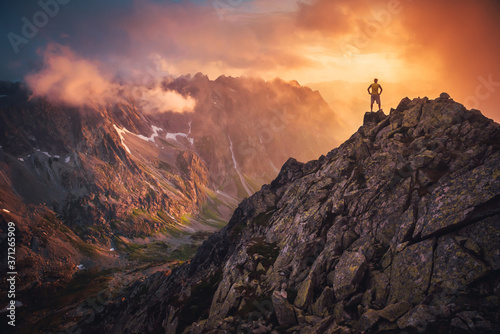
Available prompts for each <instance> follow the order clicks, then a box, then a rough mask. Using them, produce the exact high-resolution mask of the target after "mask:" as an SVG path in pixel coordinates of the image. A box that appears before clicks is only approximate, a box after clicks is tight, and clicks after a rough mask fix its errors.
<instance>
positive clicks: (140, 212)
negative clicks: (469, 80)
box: [0, 74, 337, 313]
mask: <svg viewBox="0 0 500 334" xmlns="http://www.w3.org/2000/svg"><path fill="white" fill-rule="evenodd" d="M142 88H143V91H147V89H149V88H147V87H142ZM156 88H157V89H158V90H157V91H155V92H158V91H160V92H165V94H167V92H171V91H176V92H178V93H179V94H181V95H183V96H189V97H190V98H192V99H194V100H195V101H196V107H195V108H194V110H192V111H191V112H186V113H176V112H173V111H169V110H162V111H161V112H160V111H158V110H156V111H153V110H148V111H146V110H144V108H143V107H142V106H141V104H140V103H138V102H137V101H135V100H134V99H133V98H127V99H125V98H124V97H117V100H116V103H113V104H109V105H85V106H80V107H74V106H68V105H64V104H62V103H60V102H54V101H51V100H49V99H48V98H41V97H33V96H30V94H31V93H30V92H29V89H28V88H26V87H25V86H24V85H23V84H22V83H11V82H0V188H1V189H0V247H1V248H2V249H5V250H6V249H7V247H6V242H7V239H6V236H7V223H8V222H10V221H13V222H15V224H16V231H17V232H16V233H17V234H16V235H17V239H16V242H17V254H16V257H17V269H18V272H19V277H18V279H19V280H18V285H17V289H18V299H19V300H20V301H22V302H23V303H24V305H29V306H30V307H36V304H37V303H38V301H36V300H35V301H34V300H31V297H33V296H37V295H40V293H39V290H38V288H45V287H54V288H60V287H61V286H62V285H63V284H65V283H67V282H68V281H70V280H73V281H77V280H78V279H79V277H80V275H79V274H82V273H83V275H85V272H82V271H80V269H81V268H98V269H108V268H110V267H115V268H116V267H120V268H123V267H124V266H126V265H129V264H130V262H140V263H139V264H138V265H139V266H142V265H146V266H151V265H154V264H155V263H156V264H158V262H159V260H164V259H165V258H169V259H171V260H181V261H182V260H186V259H188V258H190V257H191V256H192V255H193V254H194V251H195V249H196V246H197V245H198V244H200V243H201V241H202V240H203V239H205V238H206V236H207V235H209V234H210V233H212V232H214V231H217V230H219V229H220V228H221V227H222V226H224V225H225V224H226V223H227V221H228V220H229V218H230V216H231V214H232V212H233V211H234V209H235V207H236V206H237V205H238V203H239V202H240V201H241V200H242V199H243V198H245V197H248V196H249V195H251V194H252V193H254V192H255V191H256V190H258V189H259V188H260V186H261V185H262V184H264V183H267V182H270V181H271V180H272V179H273V178H274V177H275V176H276V175H277V174H278V172H279V170H278V169H277V167H276V166H281V165H282V164H283V163H284V162H285V161H286V159H287V158H288V157H289V156H299V157H300V158H303V159H305V158H308V159H310V158H312V157H315V156H317V155H318V153H319V152H327V147H330V146H331V145H333V143H334V138H333V137H334V136H333V135H332V133H334V131H331V129H332V128H334V127H335V126H336V124H337V123H336V122H335V121H334V118H335V116H334V113H333V112H332V111H331V110H330V108H329V107H328V105H327V104H326V103H325V102H324V100H323V99H322V98H321V96H320V95H319V93H318V92H313V91H312V90H310V89H309V88H307V87H301V86H300V85H298V84H297V83H296V82H284V81H282V80H279V79H276V80H274V81H271V82H265V81H263V80H258V79H251V78H231V77H220V78H218V79H217V80H209V79H208V77H206V76H204V75H202V74H197V75H195V76H193V77H191V76H183V77H180V78H177V79H167V78H165V79H164V80H163V81H162V83H161V86H160V87H156ZM156 88H155V89H156ZM166 96H168V94H167V95H166ZM313 123H314V124H315V125H314V126H313ZM323 124H330V125H329V126H328V127H326V126H320V125H323ZM6 254H7V252H6V251H5V252H3V253H2V254H1V255H0V263H2V264H4V265H5V264H6V262H7V257H6ZM163 264H164V262H162V265H163ZM79 268H80V269H79ZM83 270H85V269H83ZM120 270H122V269H120ZM87 283H88V282H87ZM2 284H3V285H2ZM5 284H6V282H2V283H0V286H2V287H4V286H5ZM32 288H33V289H37V290H36V293H24V292H25V291H27V290H28V289H32ZM5 291H6V290H5V289H2V292H1V293H0V308H3V307H4V306H5V305H6V304H5V303H6V301H5V295H6V293H5ZM30 291H33V290H30ZM24 297H26V298H24ZM63 302H65V301H63ZM65 306H67V305H65ZM53 309H56V307H54V308H53ZM28 313H29V312H28Z"/></svg>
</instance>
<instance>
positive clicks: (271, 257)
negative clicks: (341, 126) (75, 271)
mask: <svg viewBox="0 0 500 334" xmlns="http://www.w3.org/2000/svg"><path fill="white" fill-rule="evenodd" d="M498 166H500V127H499V125H498V124H496V123H494V122H493V121H491V120H489V119H487V118H485V117H483V116H482V115H481V114H480V113H479V112H478V111H474V110H473V111H468V110H466V109H465V108H464V107H463V106H462V105H461V104H458V103H456V102H454V101H453V100H451V99H449V98H448V97H447V96H445V95H443V96H442V97H440V98H438V99H436V100H431V101H429V100H428V99H427V98H425V99H414V100H409V99H404V100H403V101H402V102H401V104H400V105H399V106H398V108H397V109H395V110H394V109H393V110H391V113H390V115H388V116H385V115H383V113H368V114H367V116H366V117H365V124H364V125H363V126H362V127H361V128H360V129H359V131H358V132H356V133H355V134H354V135H353V136H352V137H351V138H350V139H349V140H348V141H347V142H345V143H344V144H343V145H341V146H340V147H339V148H337V149H334V150H333V151H331V152H330V153H329V154H328V155H327V156H322V157H321V158H320V159H319V160H316V161H310V162H308V163H307V164H302V163H299V162H297V161H296V160H294V159H290V160H289V161H287V163H286V164H285V165H284V166H283V168H282V169H281V172H280V174H279V175H278V177H277V178H276V179H275V180H274V181H273V182H272V183H271V184H270V185H266V186H263V187H262V189H261V190H260V191H259V192H257V193H256V194H255V195H253V196H252V197H250V198H249V199H247V200H244V201H243V202H242V203H241V204H240V205H239V207H238V208H237V209H236V211H235V213H234V215H233V217H232V219H231V221H230V222H229V224H228V225H227V226H226V227H225V228H224V229H223V230H222V231H221V232H219V233H217V234H215V235H214V236H212V237H211V238H210V239H209V240H207V241H206V242H205V243H204V245H203V246H202V247H201V248H200V249H199V251H198V253H197V255H196V256H195V258H194V259H193V260H192V262H191V263H190V264H189V265H185V266H182V267H181V268H178V269H177V270H175V271H174V272H173V273H172V275H170V276H168V277H165V276H164V275H161V274H156V275H154V276H152V277H150V278H149V279H148V280H146V281H145V282H143V283H138V284H136V285H134V286H132V287H131V290H130V291H131V292H130V293H131V295H134V296H135V297H134V299H133V300H132V299H131V298H130V296H131V295H128V296H125V297H124V298H123V300H122V301H121V302H116V303H113V304H111V305H108V307H107V308H106V310H105V311H104V312H102V313H98V314H96V317H95V318H94V319H86V320H84V321H82V322H81V323H80V327H81V328H82V329H83V330H84V332H85V333H91V332H92V331H93V330H96V329H97V328H99V329H101V330H102V329H103V328H104V329H105V330H106V331H108V332H111V333H122V332H123V333H147V332H150V333H153V332H154V333H162V332H164V331H165V332H167V333H174V332H175V333H201V332H204V333H226V332H228V333H229V332H253V331H258V332H259V333H266V332H271V331H275V332H274V333H276V332H277V333H281V332H285V331H289V332H300V333H368V332H370V333H376V332H383V331H389V332H399V331H401V330H405V331H407V332H410V333H416V332H421V333H438V332H439V333H465V332H477V333H496V332H498V331H499V330H500V314H499V312H498V310H499V306H500V295H499V294H500V275H499V269H500V267H499V263H500V253H499V250H500V230H499V226H500V196H499V195H500V171H499V167H498ZM283 287H286V290H283ZM200 295H203V300H204V302H203V303H200V302H199V300H200ZM283 296H286V299H285V297H283ZM207 300H209V301H207ZM292 310H293V313H292Z"/></svg>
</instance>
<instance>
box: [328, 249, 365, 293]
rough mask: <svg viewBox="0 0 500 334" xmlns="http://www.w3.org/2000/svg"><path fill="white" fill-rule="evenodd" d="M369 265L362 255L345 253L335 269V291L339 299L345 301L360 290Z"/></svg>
mask: <svg viewBox="0 0 500 334" xmlns="http://www.w3.org/2000/svg"><path fill="white" fill-rule="evenodd" d="M366 269H368V263H367V262H366V258H365V256H364V255H363V254H362V253H358V252H344V254H343V255H342V257H341V258H340V261H339V263H338V264H337V266H336V267H335V276H334V278H333V290H334V292H335V297H336V298H337V299H339V300H340V299H345V298H347V297H349V296H350V295H351V294H352V293H354V292H356V290H357V289H358V286H359V284H360V283H361V280H362V279H363V276H364V275H365V272H366Z"/></svg>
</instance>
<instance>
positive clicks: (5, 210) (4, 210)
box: [2, 209, 10, 213]
mask: <svg viewBox="0 0 500 334" xmlns="http://www.w3.org/2000/svg"><path fill="white" fill-rule="evenodd" d="M2 211H3V212H7V213H10V211H9V210H7V209H2Z"/></svg>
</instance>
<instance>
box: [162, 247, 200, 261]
mask: <svg viewBox="0 0 500 334" xmlns="http://www.w3.org/2000/svg"><path fill="white" fill-rule="evenodd" d="M197 250H198V246H197V245H193V244H184V245H181V246H179V247H178V248H177V249H175V250H174V251H173V252H172V253H170V255H169V256H168V260H178V261H187V260H190V259H192V258H193V256H194V255H195V254H196V251H197Z"/></svg>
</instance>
